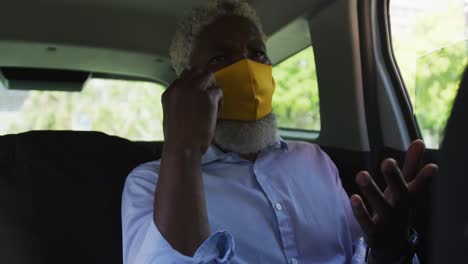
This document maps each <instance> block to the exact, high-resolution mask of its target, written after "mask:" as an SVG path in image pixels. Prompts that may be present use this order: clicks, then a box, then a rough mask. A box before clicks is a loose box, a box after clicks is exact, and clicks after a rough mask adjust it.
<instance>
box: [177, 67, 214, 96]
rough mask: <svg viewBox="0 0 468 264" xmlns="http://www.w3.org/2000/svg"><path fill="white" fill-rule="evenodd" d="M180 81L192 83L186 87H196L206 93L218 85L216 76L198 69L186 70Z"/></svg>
mask: <svg viewBox="0 0 468 264" xmlns="http://www.w3.org/2000/svg"><path fill="white" fill-rule="evenodd" d="M179 80H182V81H184V82H188V83H190V85H185V87H196V88H198V89H199V90H202V91H206V90H207V89H209V88H210V87H212V86H214V85H216V79H215V77H214V74H213V73H211V72H209V71H205V70H202V69H198V68H192V69H190V70H185V71H184V72H182V74H181V75H180V78H179Z"/></svg>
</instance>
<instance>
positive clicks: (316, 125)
mask: <svg viewBox="0 0 468 264" xmlns="http://www.w3.org/2000/svg"><path fill="white" fill-rule="evenodd" d="M273 75H274V78H275V82H276V91H275V94H274V96H273V110H274V111H275V113H276V116H277V119H278V125H279V126H280V127H281V128H290V129H301V130H311V131H320V107H319V95H318V83H317V72H316V69H315V59H314V53H313V50H312V47H308V48H306V49H304V50H302V51H300V52H299V53H297V54H295V55H293V56H291V57H290V58H288V59H286V60H285V61H283V62H281V63H280V64H278V65H277V66H275V67H274V68H273Z"/></svg>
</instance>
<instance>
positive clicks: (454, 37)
mask: <svg viewBox="0 0 468 264" xmlns="http://www.w3.org/2000/svg"><path fill="white" fill-rule="evenodd" d="M418 1H419V2H418V3H417V4H418V5H420V6H422V7H424V5H427V7H428V9H427V10H425V11H421V12H420V13H419V14H417V15H415V16H414V18H413V19H412V21H411V22H407V23H408V24H409V25H410V27H409V29H408V30H407V33H404V34H399V32H395V31H396V30H395V31H394V32H392V33H393V50H394V54H395V57H396V61H397V64H398V67H399V68H400V72H401V74H402V76H403V80H404V82H405V85H406V88H407V90H408V93H409V95H410V98H411V101H412V103H413V108H414V115H415V117H416V120H417V122H418V125H419V128H420V130H421V133H422V136H423V139H424V141H425V142H426V145H427V146H428V147H429V148H438V147H439V144H440V142H441V140H442V137H443V134H444V129H445V125H446V122H447V119H448V117H449V115H450V111H451V108H452V104H453V100H454V98H455V95H456V93H457V89H458V85H459V81H460V77H461V74H462V72H463V70H464V67H465V65H466V63H467V46H466V42H465V41H464V39H466V33H467V26H466V25H465V16H466V14H464V12H463V6H462V1H458V0H444V1H435V2H434V1H433V2H427V1H423V0H418ZM390 3H391V7H390V18H391V22H392V26H393V23H394V22H396V16H394V15H392V11H393V10H394V8H396V7H398V5H400V4H408V3H409V2H408V1H407V0H392V1H391V2H390ZM394 20H395V21H394Z"/></svg>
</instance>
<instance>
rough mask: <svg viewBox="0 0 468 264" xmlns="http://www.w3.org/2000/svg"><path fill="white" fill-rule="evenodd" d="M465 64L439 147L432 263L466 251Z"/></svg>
mask: <svg viewBox="0 0 468 264" xmlns="http://www.w3.org/2000/svg"><path fill="white" fill-rule="evenodd" d="M467 150H468V68H467V69H466V70H465V73H464V74H463V78H462V81H461V83H460V88H459V91H458V95H457V98H456V99H455V103H454V105H453V109H452V113H451V116H450V119H449V121H448V123H447V127H446V130H445V137H444V140H443V142H442V148H441V150H440V173H439V175H438V177H436V178H435V179H434V181H433V182H434V185H433V187H434V192H435V199H434V202H433V207H434V225H433V228H434V237H433V239H432V241H433V247H434V248H433V249H434V250H433V252H434V262H433V263H437V264H438V263H462V262H466V259H467V256H468V253H467V249H468V168H467V164H468V155H467V154H466V153H467Z"/></svg>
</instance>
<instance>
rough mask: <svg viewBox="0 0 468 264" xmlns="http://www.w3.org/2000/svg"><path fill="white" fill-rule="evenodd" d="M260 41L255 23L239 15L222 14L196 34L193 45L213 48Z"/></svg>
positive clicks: (197, 47)
mask: <svg viewBox="0 0 468 264" xmlns="http://www.w3.org/2000/svg"><path fill="white" fill-rule="evenodd" d="M252 41H261V42H262V43H263V40H262V36H261V34H260V32H259V30H258V28H257V27H256V26H255V24H254V23H253V22H252V21H251V20H250V19H248V18H245V17H241V16H223V17H219V18H217V19H216V20H214V21H213V22H212V23H210V24H209V25H207V26H206V27H205V28H204V29H203V30H202V31H201V32H200V34H199V35H198V37H197V39H196V44H195V47H196V49H197V50H200V49H213V48H218V47H220V46H221V47H222V46H226V45H235V44H236V43H239V44H243V43H246V42H252Z"/></svg>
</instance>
